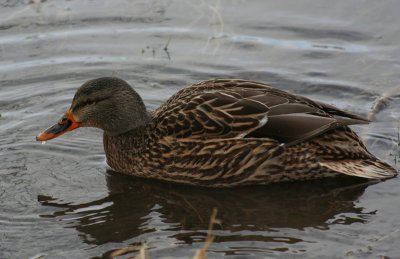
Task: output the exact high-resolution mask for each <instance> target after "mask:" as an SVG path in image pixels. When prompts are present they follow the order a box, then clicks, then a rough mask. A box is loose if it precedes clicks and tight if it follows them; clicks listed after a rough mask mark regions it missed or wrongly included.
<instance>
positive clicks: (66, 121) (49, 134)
mask: <svg viewBox="0 0 400 259" xmlns="http://www.w3.org/2000/svg"><path fill="white" fill-rule="evenodd" d="M76 128H79V123H78V122H77V121H76V120H75V118H74V116H73V114H72V112H71V110H68V111H67V112H66V114H65V115H64V116H63V117H62V118H61V119H60V120H59V121H58V122H57V123H56V124H54V125H53V126H51V127H49V128H48V129H46V130H45V131H43V132H42V133H40V134H39V135H37V136H36V140H37V141H46V140H50V139H53V138H56V137H58V136H60V135H62V134H64V133H65V132H68V131H71V130H74V129H76Z"/></svg>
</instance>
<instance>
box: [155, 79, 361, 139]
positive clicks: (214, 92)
mask: <svg viewBox="0 0 400 259" xmlns="http://www.w3.org/2000/svg"><path fill="white" fill-rule="evenodd" d="M153 118H154V121H156V127H158V128H159V129H160V131H162V132H164V133H165V135H168V136H174V137H177V138H186V137H189V136H190V137H191V138H204V137H205V138H221V139H222V138H271V139H275V140H277V141H279V142H281V143H291V144H294V143H298V142H300V141H304V140H306V139H310V138H313V137H316V136H318V135H320V134H323V133H324V132H326V131H328V130H331V129H335V128H339V127H343V126H348V125H352V124H362V123H368V120H366V119H364V118H362V117H360V116H358V115H354V114H351V113H347V112H345V111H342V110H340V109H338V108H336V107H334V106H332V105H329V104H324V103H320V102H315V101H312V100H310V99H308V98H305V97H301V96H297V95H293V94H290V93H287V92H284V91H281V90H279V89H274V88H272V87H271V86H269V85H266V84H262V83H258V82H252V81H246V80H235V79H232V80H230V79H223V80H209V81H204V82H201V83H198V84H195V85H191V86H189V87H186V88H184V89H182V90H181V91H179V92H178V93H176V94H175V95H174V96H172V97H171V98H170V99H169V100H168V101H167V102H166V104H165V105H163V106H161V107H160V108H159V109H157V110H156V111H155V112H154V113H153Z"/></svg>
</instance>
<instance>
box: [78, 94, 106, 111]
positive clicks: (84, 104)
mask: <svg viewBox="0 0 400 259" xmlns="http://www.w3.org/2000/svg"><path fill="white" fill-rule="evenodd" d="M106 99H108V97H104V98H97V99H87V100H85V101H83V102H80V103H78V104H77V105H75V107H74V108H73V109H72V110H73V111H76V110H78V109H80V108H82V107H84V106H87V105H91V104H97V103H99V102H102V101H104V100H106Z"/></svg>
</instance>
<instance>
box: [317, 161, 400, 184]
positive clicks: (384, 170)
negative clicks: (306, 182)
mask: <svg viewBox="0 0 400 259" xmlns="http://www.w3.org/2000/svg"><path fill="white" fill-rule="evenodd" d="M320 165H321V166H322V167H324V168H327V169H330V170H332V171H335V172H338V173H343V174H346V175H351V176H358V177H363V178H369V179H386V178H391V177H394V176H396V175H397V170H396V169H394V168H393V167H392V166H390V165H389V164H387V163H385V162H383V161H382V160H379V159H378V158H376V157H371V158H368V159H356V160H350V159H349V160H341V161H321V162H320Z"/></svg>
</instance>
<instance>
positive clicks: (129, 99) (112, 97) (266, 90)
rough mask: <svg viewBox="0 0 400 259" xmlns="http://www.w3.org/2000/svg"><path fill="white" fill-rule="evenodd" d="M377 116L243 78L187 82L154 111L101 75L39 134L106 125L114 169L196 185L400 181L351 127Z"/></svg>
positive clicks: (105, 140)
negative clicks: (349, 179)
mask: <svg viewBox="0 0 400 259" xmlns="http://www.w3.org/2000/svg"><path fill="white" fill-rule="evenodd" d="M369 122H370V121H369V120H368V119H366V118H363V117H362V116H359V115H356V114H352V113H349V112H346V111H343V110H341V109H338V108H336V107H335V106H333V105H330V104H326V103H323V102H319V101H314V100H311V99H309V98H307V97H304V96H300V95H295V94H292V93H289V92H286V91H283V90H280V89H278V88H274V87H272V86H270V85H268V84H265V83H261V82H256V81H250V80H242V79H210V80H206V81H202V82H199V83H195V84H192V85H189V86H186V87H184V88H183V89H181V90H179V91H178V92H176V93H175V94H174V95H172V96H171V97H170V98H169V99H168V100H167V101H166V102H165V103H164V104H162V105H161V106H160V107H158V108H157V109H155V110H154V111H148V110H147V109H146V106H145V104H144V102H143V100H142V98H141V97H140V95H139V94H138V93H137V92H136V91H135V90H134V89H133V88H132V87H131V86H130V85H129V84H128V83H127V82H126V81H124V80H122V79H119V78H114V77H102V78H97V79H92V80H89V81H87V82H86V83H84V84H83V85H81V86H80V87H79V88H78V90H77V91H76V93H75V96H74V97H73V99H72V104H71V106H70V108H69V109H67V111H66V113H65V114H64V115H63V116H62V118H61V119H60V120H59V121H58V122H57V123H56V124H54V125H53V126H51V127H49V128H47V129H46V130H44V131H43V132H41V133H40V134H39V135H37V136H36V140H37V141H47V140H50V139H53V138H56V137H59V136H61V135H62V134H64V133H66V132H69V131H72V130H75V129H77V128H80V127H94V128H99V129H101V130H103V145H104V152H105V155H106V161H107V164H108V165H109V166H110V167H111V168H112V169H113V171H116V172H119V173H122V174H127V175H132V176H136V177H142V178H152V179H158V180H163V181H168V182H174V183H180V184H186V185H192V186H204V187H216V188H224V187H236V186H244V185H267V184H272V183H277V182H287V181H303V180H312V179H321V178H331V177H341V176H343V177H353V178H357V177H358V178H366V179H377V180H382V179H387V178H391V177H395V176H396V175H397V170H396V169H395V168H393V167H392V166H391V165H389V164H388V163H386V162H384V161H382V160H380V159H379V158H377V157H376V156H374V155H373V154H371V153H370V152H369V151H368V150H367V148H366V146H365V144H364V143H363V142H362V140H361V139H360V137H359V136H358V135H357V134H356V133H355V132H354V131H353V130H352V129H351V128H350V127H349V126H350V125H355V124H368V123H369Z"/></svg>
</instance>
